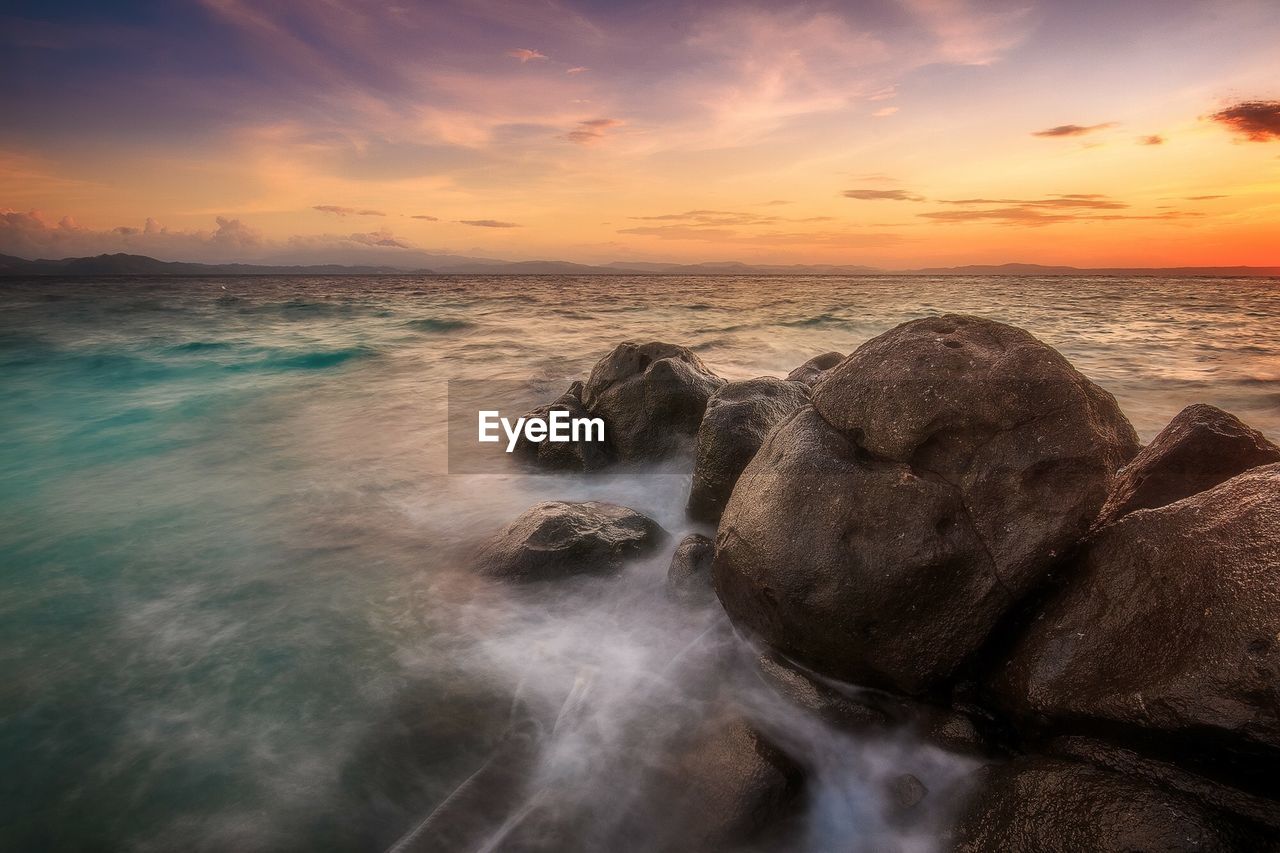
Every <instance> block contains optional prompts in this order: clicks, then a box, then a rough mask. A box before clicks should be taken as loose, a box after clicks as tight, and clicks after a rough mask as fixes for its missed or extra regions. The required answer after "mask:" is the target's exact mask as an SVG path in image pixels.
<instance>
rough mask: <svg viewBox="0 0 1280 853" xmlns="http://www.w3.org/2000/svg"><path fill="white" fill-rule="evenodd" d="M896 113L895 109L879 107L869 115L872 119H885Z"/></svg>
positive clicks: (896, 109)
mask: <svg viewBox="0 0 1280 853" xmlns="http://www.w3.org/2000/svg"><path fill="white" fill-rule="evenodd" d="M897 111H898V108H897V107H881V108H880V109H878V110H876V111H875V112H873V113H872V114H871V117H872V118H885V117H886V116H891V115H893V114H894V113H896V112H897Z"/></svg>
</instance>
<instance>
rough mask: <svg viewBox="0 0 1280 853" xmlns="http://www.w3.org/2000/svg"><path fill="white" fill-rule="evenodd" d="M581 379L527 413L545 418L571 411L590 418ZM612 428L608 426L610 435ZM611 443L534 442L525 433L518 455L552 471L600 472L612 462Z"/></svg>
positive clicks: (516, 448) (516, 452) (516, 447)
mask: <svg viewBox="0 0 1280 853" xmlns="http://www.w3.org/2000/svg"><path fill="white" fill-rule="evenodd" d="M582 388H583V385H582V383H581V382H574V383H573V384H572V385H570V386H569V390H567V391H565V392H564V393H563V394H561V395H560V396H559V397H557V398H556V399H555V400H554V401H552V402H550V403H547V404H546V405H544V406H539V407H538V408H536V409H534V410H533V411H532V412H529V413H528V414H526V415H525V418H526V419H531V418H537V419H540V420H545V419H546V418H547V417H548V416H549V415H550V414H551V412H553V411H561V412H568V413H569V417H571V418H589V417H591V415H590V413H588V412H587V407H586V406H584V405H583V404H582ZM607 432H608V428H607V427H606V436H607ZM607 447H608V446H607V444H606V443H604V442H599V441H566V442H558V441H530V440H529V439H528V438H526V437H525V435H524V433H523V432H522V433H521V434H520V437H519V438H518V439H517V440H516V446H515V454H516V456H517V457H519V458H520V459H522V460H523V461H525V462H528V463H529V464H531V465H535V466H537V467H539V468H546V469H548V470H552V471H597V470H599V469H601V468H604V467H605V466H606V465H608V464H609V462H610V461H611V460H610V459H609V453H608V449H607Z"/></svg>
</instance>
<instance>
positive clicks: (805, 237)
mask: <svg viewBox="0 0 1280 853" xmlns="http://www.w3.org/2000/svg"><path fill="white" fill-rule="evenodd" d="M618 233H619V234H632V235H636V236H641V237H655V238H657V239H659V240H683V241H687V242H703V243H731V244H735V245H746V246H826V247H830V248H844V249H865V248H874V247H881V246H890V245H893V244H896V243H900V242H902V237H901V236H900V235H897V234H882V233H878V232H861V231H764V232H760V233H754V234H744V233H742V232H740V231H735V230H733V229H731V228H716V227H704V226H699V225H689V224H677V225H640V226H636V227H634V228H622V229H620V230H619V231H618Z"/></svg>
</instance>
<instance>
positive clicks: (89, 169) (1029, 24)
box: [0, 0, 1280, 268]
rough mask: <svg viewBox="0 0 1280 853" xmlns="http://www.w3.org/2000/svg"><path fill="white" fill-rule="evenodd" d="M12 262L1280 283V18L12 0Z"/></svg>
mask: <svg viewBox="0 0 1280 853" xmlns="http://www.w3.org/2000/svg"><path fill="white" fill-rule="evenodd" d="M0 10H3V11H0V66H3V73H4V81H5V85H4V86H3V89H2V90H0V110H2V113H3V116H4V120H3V121H2V122H0V253H6V254H14V255H20V256H24V257H66V256H77V255H87V254H97V253H99V252H117V251H127V252H137V253H140V254H149V255H153V256H156V257H161V258H165V259H171V260H201V261H233V260H234V261H275V262H286V261H287V262H347V263H356V262H358V263H364V262H378V263H386V264H400V265H406V266H412V265H420V264H422V263H423V261H422V258H423V257H424V255H423V253H438V252H444V253H453V254H464V255H475V256H483V257H494V258H505V259H512V260H518V259H535V258H555V259H564V260H573V261H580V262H586V263H600V262H606V261H615V260H617V261H628V260H655V261H682V262H697V261H713V260H743V261H753V262H769V263H848V264H869V265H874V266H883V267H888V268H907V267H914V266H924V265H937V264H962V263H999V262H1007V261H1021V262H1033V263H1062V264H1074V265H1080V266H1116V265H1143V266H1171V265H1230V264H1251V265H1280V2H1277V0H1221V1H1219V0H1215V2H1205V0H1010V2H1005V0H899V2H880V0H867V1H866V2H846V3H793V4H784V3H776V2H775V3H760V4H749V3H725V2H714V0H710V2H641V3H623V2H563V3H562V2H538V0H530V2H516V1H515V0H452V2H450V0H437V2H430V3H414V2H410V0H383V2H362V1H361V0H278V2H259V3H255V2H249V0H205V2H192V3H182V2H156V3H123V2H121V3H110V4H104V3H59V4H50V3H48V2H40V3H36V2H18V3H14V2H5V3H3V5H0Z"/></svg>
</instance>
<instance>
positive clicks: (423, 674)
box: [0, 277, 1280, 851]
mask: <svg viewBox="0 0 1280 853" xmlns="http://www.w3.org/2000/svg"><path fill="white" fill-rule="evenodd" d="M1278 309H1280V282H1276V281H1264V280H1207V279H1178V280H1160V279H1149V278H1143V279H1133V280H1124V279H1109V278H1107V279H1103V278H1100V279H1081V280H1075V281H1065V280H1062V279H1035V278H936V279H931V278H893V277H879V278H877V277H861V278H847V279H834V278H766V279H760V278H741V279H738V278H651V277H619V278H596V277H592V278H563V277H545V278H544V277H530V278H430V277H427V278H421V277H413V278H394V277H380V278H369V279H361V278H333V279H320V278H283V277H282V278H215V279H173V280H156V279H148V280H110V281H100V282H84V281H74V282H73V281H56V280H47V281H12V280H10V281H6V282H4V283H0V399H2V400H3V405H2V409H0V501H2V502H3V505H2V506H0V572H2V574H0V634H2V642H0V766H2V767H3V768H4V771H5V772H4V773H3V774H0V786H3V787H2V791H0V849H6V850H56V849H66V850H89V849H92V850H142V851H151V850H155V851H164V850H210V851H224V850H228V851H230V850H234V851H258V850H264V851H265V850H282V851H292V850H298V851H301V850H322V851H323V850H333V851H348V850H350V851H363V850H371V851H377V850H382V849H385V848H386V847H387V846H388V845H390V844H392V843H394V842H395V840H396V839H397V838H398V837H399V836H400V835H401V834H402V833H404V832H405V831H407V830H408V829H410V828H411V827H412V826H413V825H414V824H415V823H416V822H417V821H419V820H421V819H422V817H423V816H424V815H426V814H427V813H429V812H430V811H431V810H432V809H433V808H434V807H435V806H437V805H438V804H439V803H441V802H442V801H443V800H445V799H446V798H447V797H448V796H449V795H450V793H451V792H453V791H454V790H455V789H456V788H457V787H458V786H459V785H460V784H461V783H462V782H463V781H464V780H466V779H467V778H468V777H470V776H471V775H472V774H473V773H474V772H475V771H476V770H477V768H479V767H481V766H482V765H483V764H484V762H485V761H486V760H487V759H488V758H489V756H490V755H491V753H492V751H493V750H494V748H495V745H497V744H499V743H500V742H501V739H502V738H503V736H504V733H505V732H507V731H508V727H509V726H510V725H511V722H512V720H513V718H514V717H516V716H518V715H521V714H529V715H532V716H533V717H534V718H537V719H540V720H548V721H551V722H550V723H549V724H547V725H546V726H545V731H544V736H543V738H542V739H541V740H540V741H539V746H538V750H537V753H536V755H535V756H534V757H533V760H532V762H531V763H530V765H529V767H528V772H529V774H530V776H531V777H532V779H533V780H534V782H533V785H532V787H531V789H530V790H532V792H533V793H532V795H530V796H529V797H526V798H525V799H522V800H519V801H516V802H513V803H511V804H510V808H509V809H508V810H506V811H502V810H501V809H498V810H497V811H498V812H499V813H498V814H496V815H495V816H494V817H493V818H492V823H493V826H492V836H491V841H492V842H493V845H492V846H493V848H494V849H501V845H502V841H503V838H504V837H505V836H504V833H507V832H509V831H510V830H511V827H512V826H513V825H515V824H518V822H519V820H518V819H519V817H520V816H521V815H523V814H527V813H528V812H530V810H535V809H540V810H547V809H550V810H552V811H555V810H557V809H560V810H562V811H564V812H565V813H568V814H572V815H573V819H572V826H573V828H574V832H575V835H576V836H577V840H578V841H579V843H581V844H583V845H584V846H585V847H586V848H587V849H591V848H592V846H593V844H595V845H596V849H600V847H599V846H598V845H601V844H604V843H605V841H606V840H607V839H611V838H613V839H616V837H617V836H616V832H617V830H618V828H619V827H620V826H623V825H624V824H625V825H627V826H629V827H630V829H629V830H628V831H629V833H630V834H629V835H628V836H627V837H629V838H630V841H631V843H632V844H633V845H634V848H635V849H638V850H643V849H648V847H649V846H650V845H649V843H648V842H649V841H651V840H652V839H656V838H658V837H659V836H660V835H661V833H662V831H663V827H662V825H661V824H662V820H661V815H653V816H652V817H653V823H652V824H650V825H649V829H651V831H652V833H653V835H652V838H650V837H647V835H646V832H645V829H644V827H645V823H644V819H645V816H646V815H647V812H646V811H645V808H646V803H645V801H644V800H645V797H646V794H645V791H644V789H643V788H642V787H641V786H640V785H639V784H638V780H639V779H640V777H641V776H642V775H643V773H642V772H641V771H642V770H643V769H644V768H647V767H649V766H651V765H652V764H654V763H655V762H658V761H660V760H661V757H662V756H663V754H664V752H663V750H664V745H665V744H667V743H668V742H669V741H670V740H671V739H672V738H674V737H676V736H677V735H678V734H679V732H680V731H681V730H682V729H684V728H687V727H688V726H691V725H696V724H697V721H698V720H699V718H700V716H701V715H703V714H705V713H707V712H708V709H709V708H712V707H713V706H714V707H720V706H722V705H724V704H729V705H732V706H733V707H736V708H738V709H739V710H740V711H741V712H742V713H743V714H745V715H746V716H747V717H748V718H749V719H751V720H752V721H753V722H754V723H755V724H756V725H758V726H759V727H760V728H761V729H762V730H763V731H765V732H766V733H768V734H769V735H770V737H771V738H773V739H774V740H776V741H777V742H778V743H779V744H780V745H781V746H783V747H784V748H785V749H786V751H788V752H789V753H791V754H792V755H793V757H795V758H796V759H797V760H798V761H800V762H801V764H802V765H804V766H805V767H806V769H807V770H808V773H809V779H810V781H809V784H808V785H807V787H806V789H805V792H804V795H803V796H804V798H805V799H804V804H803V805H804V810H803V814H802V815H801V817H799V818H798V820H800V821H801V822H802V826H801V828H800V829H799V837H800V838H803V839H804V842H805V843H806V844H808V845H809V847H810V848H811V849H814V850H835V849H843V850H860V849H868V850H870V849H874V850H884V849H902V850H912V851H915V850H919V851H926V850H930V849H933V839H934V838H935V836H936V833H937V831H938V827H939V826H941V825H943V824H945V821H946V812H947V808H948V807H949V805H950V803H951V802H952V801H953V800H954V795H955V794H956V793H957V792H958V791H959V790H960V789H961V788H962V781H961V780H962V779H963V777H964V775H965V774H966V773H967V772H968V771H969V770H970V769H971V767H972V762H970V761H969V760H967V759H961V758H957V757H955V756H950V755H948V754H946V753H942V752H940V751H938V750H937V749H935V748H933V747H929V746H925V745H923V744H920V743H917V742H913V741H912V739H911V738H910V737H908V736H906V735H892V734H891V735H887V736H885V737H880V738H854V737H851V736H849V735H846V734H841V733H839V732H836V731H834V730H831V729H829V728H827V727H825V726H824V725H823V724H821V723H819V722H817V721H816V720H814V719H811V718H809V717H808V716H806V714H805V713H804V712H802V711H801V710H799V709H797V708H794V707H791V706H789V705H787V704H786V703H785V702H781V701H779V699H778V697H777V696H776V695H774V694H772V693H771V692H770V691H769V690H768V689H767V688H766V687H764V686H763V684H762V683H760V682H759V681H753V680H752V679H751V678H750V677H749V675H747V676H743V675H742V673H741V672H738V670H735V669H734V667H733V666H732V665H728V664H725V661H726V660H727V661H731V662H732V661H733V660H736V659H737V658H738V657H741V658H742V659H744V660H749V659H750V657H751V655H750V650H744V649H743V648H742V644H741V641H739V640H737V639H735V638H734V636H733V635H732V633H731V632H729V631H727V630H726V626H725V625H724V617H723V615H722V614H721V613H720V612H719V611H718V609H717V608H715V607H714V606H713V607H708V608H705V609H701V610H697V609H695V610H689V609H688V608H685V607H681V606H677V605H674V604H672V603H669V602H668V601H667V599H666V597H665V596H664V592H663V584H664V576H665V572H666V567H667V563H668V562H669V560H670V552H671V549H672V548H673V547H674V543H675V541H676V540H677V539H678V537H679V536H681V535H683V534H684V533H686V532H690V531H693V530H699V529H700V528H698V527H696V526H695V525H692V524H690V523H689V522H688V521H686V519H685V518H684V513H683V504H684V500H685V497H686V491H687V488H688V482H689V476H688V466H687V464H685V463H684V462H683V461H681V460H677V461H676V462H673V463H670V464H668V465H667V466H666V467H661V468H651V469H642V470H630V471H623V472H619V473H610V474H604V475H597V476H589V477H581V476H571V475H561V476H533V475H528V474H523V473H520V472H518V471H516V470H515V469H512V470H511V471H509V472H508V473H505V474H497V475H466V474H458V473H453V474H450V473H448V466H447V456H446V447H445V434H446V423H445V402H446V401H445V389H446V382H447V381H448V380H450V379H504V380H517V381H519V382H521V383H527V386H528V388H529V391H530V395H531V399H547V400H549V399H551V398H553V397H555V396H557V395H558V394H559V393H560V392H561V391H562V390H563V389H564V387H565V386H566V385H567V384H568V383H569V381H571V380H573V379H576V378H580V377H583V376H584V375H585V374H586V373H587V372H588V371H589V369H590V367H591V365H592V364H593V363H594V361H595V360H596V359H597V358H599V357H600V356H601V355H603V354H604V353H605V352H606V351H607V350H608V349H610V348H611V347H612V346H613V345H614V344H616V343H618V342H620V341H623V340H627V339H631V340H647V339H659V340H667V341H671V342H675V343H682V344H685V345H688V346H690V347H692V348H693V349H694V350H695V351H696V352H697V353H698V354H699V355H700V356H701V357H702V359H703V360H704V361H706V362H707V363H708V364H709V365H710V366H711V367H712V368H713V369H715V370H716V371H717V372H718V373H720V374H721V375H723V376H725V377H727V378H731V379H740V378H748V377H752V376H758V375H766V374H770V375H785V374H786V373H787V372H788V371H789V370H790V369H792V368H793V367H795V366H797V365H799V364H800V363H801V362H803V361H804V360H806V359H807V358H809V357H810V356H812V355H815V354H817V353H821V352H825V351H828V350H833V349H834V350H839V351H842V352H848V351H850V350H852V349H853V348H854V347H856V346H857V345H858V344H860V343H861V342H863V341H865V340H867V339H869V338H871V337H872V336H874V335H876V334H879V333H880V332H883V331H886V330H887V329H889V328H891V327H893V326H894V325H896V324H898V323H900V322H902V321H904V320H908V319H911V318H914V317H919V316H922V315H927V314H932V313H941V312H945V311H958V312H963V313H971V314H978V315H982V316H986V317H992V318H995V319H999V320H1003V321H1006V322H1010V323H1013V324H1015V325H1019V326H1022V327H1025V328H1027V329H1028V330H1030V331H1031V332H1032V333H1034V334H1035V335H1037V336H1038V337H1040V338H1041V339H1042V340H1044V341H1045V342H1047V343H1049V344H1051V345H1053V346H1055V347H1057V348H1058V349H1060V350H1061V351H1062V352H1063V353H1064V354H1065V355H1066V356H1067V357H1068V358H1069V359H1071V360H1072V361H1073V362H1074V364H1075V365H1076V366H1077V367H1078V368H1079V369H1081V370H1082V371H1083V372H1084V373H1086V374H1087V375H1088V376H1090V377H1091V378H1092V379H1094V380H1095V381H1096V382H1098V383H1099V384H1101V385H1102V386H1103V387H1105V388H1106V389H1107V390H1109V391H1111V392H1112V393H1113V394H1115V395H1116V397H1117V398H1118V399H1119V401H1120V404H1121V406H1122V407H1123V409H1124V410H1125V412H1126V413H1127V414H1128V416H1129V418H1130V419H1131V420H1132V421H1133V423H1134V425H1135V426H1136V428H1137V429H1138V432H1139V434H1140V435H1141V436H1142V438H1143V439H1144V440H1147V439H1149V438H1150V437H1151V436H1152V435H1153V434H1154V433H1155V432H1156V431H1157V430H1158V429H1159V428H1160V427H1161V426H1162V425H1163V424H1164V423H1165V422H1167V421H1168V420H1169V419H1170V418H1171V417H1172V416H1173V415H1174V414H1176V413H1177V412H1178V411H1179V410H1180V409H1181V408H1182V407H1183V406H1185V405H1187V404H1189V403H1193V402H1208V403H1213V404H1216V405H1219V406H1221V407H1223V408H1225V409H1227V410H1229V411H1231V412H1233V413H1235V414H1237V415H1238V416H1240V417H1241V418H1242V419H1244V420H1245V421H1246V422H1249V423H1251V424H1252V425H1253V426H1255V427H1257V428H1259V429H1261V430H1262V431H1263V432H1264V433H1266V434H1268V435H1269V436H1270V437H1271V438H1273V439H1275V438H1277V437H1280V323H1277V322H1276V317H1277V316H1280V310H1278ZM547 498H568V499H585V498H596V499H602V500H608V501H612V502H615V503H621V504H625V505H627V506H631V507H634V508H636V509H638V510H641V511H643V512H645V513H647V514H649V515H651V516H652V517H653V518H655V519H657V520H658V521H659V522H660V523H661V524H662V525H663V526H664V527H665V528H666V529H667V530H668V531H670V532H671V533H672V534H673V538H672V540H671V541H670V542H669V543H668V545H667V546H666V547H664V548H663V549H661V551H660V553H659V554H658V555H657V556H656V557H654V558H652V559H650V560H647V561H642V562H638V563H636V564H634V565H632V566H631V567H629V568H628V569H627V570H626V571H625V572H624V574H623V575H622V576H621V577H617V578H588V579H580V580H575V581H570V582H566V583H562V584H556V585H553V586H544V587H532V588H519V589H511V588H507V587H504V586H502V585H500V584H494V583H491V582H488V581H483V580H481V579H478V578H477V577H475V575H474V573H472V572H471V571H469V570H468V565H467V558H468V556H469V555H470V554H471V552H472V551H473V550H474V549H475V547H476V546H477V544H478V543H479V542H481V541H482V540H483V539H484V538H485V537H487V536H489V535H491V534H492V533H494V532H495V531H496V530H498V529H500V528H501V527H502V526H503V525H504V524H506V523H507V522H508V521H510V520H511V519H513V518H514V517H515V516H516V515H518V514H519V513H520V512H522V511H523V510H524V509H526V508H528V507H529V506H530V505H531V504H533V503H535V502H536V501H538V500H542V499H547ZM703 532H708V531H705V530H703ZM749 669H750V667H749V666H748V667H745V668H742V672H746V671H749ZM735 672H738V674H737V675H735V674H734V673H735ZM907 772H910V773H913V774H914V775H916V776H917V777H919V779H921V780H922V781H923V782H924V783H925V785H926V786H927V787H928V788H929V790H930V792H931V793H930V802H931V807H930V809H928V810H926V811H924V812H922V813H921V814H920V815H919V816H918V817H917V819H915V820H914V821H913V822H908V823H906V824H904V823H903V822H901V821H894V820H891V819H890V817H889V816H888V813H887V807H886V804H885V803H884V802H883V800H884V794H883V791H884V785H885V782H886V780H889V779H892V778H894V777H896V776H898V775H899V774H902V773H907ZM494 803H495V804H498V803H499V798H497V797H496V796H495V798H494ZM637 826H638V827H639V829H638V830H637V829H636V827H637ZM894 845H898V847H897V848H895V847H894Z"/></svg>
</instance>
